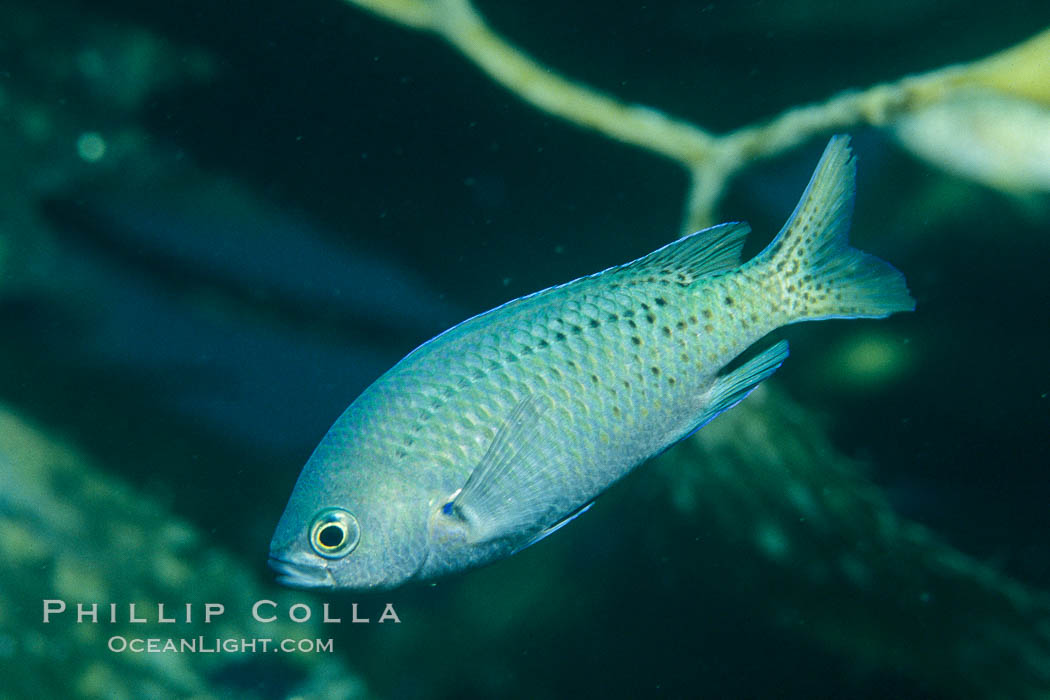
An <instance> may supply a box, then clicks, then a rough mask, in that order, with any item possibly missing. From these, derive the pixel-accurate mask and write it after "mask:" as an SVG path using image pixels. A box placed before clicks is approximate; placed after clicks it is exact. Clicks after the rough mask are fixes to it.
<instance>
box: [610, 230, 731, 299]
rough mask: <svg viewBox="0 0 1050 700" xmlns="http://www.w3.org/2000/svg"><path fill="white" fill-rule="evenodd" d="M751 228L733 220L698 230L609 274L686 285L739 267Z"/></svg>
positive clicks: (614, 269)
mask: <svg viewBox="0 0 1050 700" xmlns="http://www.w3.org/2000/svg"><path fill="white" fill-rule="evenodd" d="M750 231H751V227H750V226H748V225H747V224H746V223H744V222H740V221H736V222H732V223H728V224H719V225H718V226H712V227H711V228H705V229H704V230H703V231H697V232H696V233H693V234H690V235H688V236H684V237H682V238H679V239H678V240H677V241H674V242H672V243H668V244H667V245H665V246H664V247H663V248H658V249H656V250H654V251H653V252H651V253H649V254H648V255H645V256H643V257H641V258H638V259H637V260H634V261H632V262H629V263H626V264H624V265H620V266H619V267H617V268H613V270H611V271H610V272H612V273H613V274H615V275H617V276H619V275H629V276H631V277H644V278H648V277H653V278H655V279H658V280H667V281H670V282H676V283H678V284H680V285H682V286H688V285H690V284H692V283H693V282H695V281H696V280H698V279H701V278H703V277H707V276H708V275H713V274H717V273H719V272H726V271H727V270H731V269H732V268H734V267H736V266H737V265H739V264H740V251H741V249H742V248H743V247H744V239H745V238H747V234H748V233H750Z"/></svg>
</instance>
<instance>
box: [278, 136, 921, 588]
mask: <svg viewBox="0 0 1050 700" xmlns="http://www.w3.org/2000/svg"><path fill="white" fill-rule="evenodd" d="M855 180H856V163H855V159H854V157H853V154H852V152H851V149H850V147H849V139H848V137H847V136H835V137H833V138H832V139H831V140H830V142H829V143H828V145H827V147H826V149H825V151H824V154H823V155H822V156H821V158H820V161H819V162H818V164H817V167H816V170H815V171H814V173H813V176H812V178H811V179H810V182H809V184H808V185H807V187H806V189H805V191H804V193H803V195H802V197H801V199H800V201H799V203H798V205H797V206H796V207H795V210H794V211H793V212H792V214H791V216H790V217H789V218H788V220H787V222H786V223H785V224H784V226H783V228H782V229H781V231H780V232H779V233H778V234H777V236H776V237H775V238H774V239H773V240H772V241H771V242H770V243H769V245H768V246H767V247H766V248H765V249H764V250H763V251H762V252H760V253H759V254H758V255H756V256H755V257H754V258H752V259H751V260H749V261H747V262H741V260H740V258H741V249H742V247H743V244H744V240H745V237H746V236H747V234H748V233H749V231H750V227H749V226H748V225H747V224H746V223H741V222H733V223H725V224H720V225H717V226H713V227H711V228H708V229H705V230H703V231H699V232H697V233H694V234H692V235H689V236H686V237H683V238H681V239H678V240H676V241H674V242H672V243H670V244H668V245H666V246H664V247H662V248H659V249H657V250H656V251H653V252H651V253H649V254H648V255H645V256H643V257H641V258H638V259H637V260H634V261H633V262H629V263H626V264H623V265H618V266H615V267H611V268H608V269H606V270H604V271H602V272H598V273H596V274H593V275H589V276H586V277H581V278H579V279H576V280H574V281H572V282H568V283H565V284H561V285H557V286H554V287H550V288H548V289H545V290H542V291H539V292H536V293H533V294H530V295H526V296H523V297H520V298H518V299H514V300H512V301H509V302H507V303H505V304H503V305H501V306H498V307H496V308H494V309H492V310H489V311H487V312H484V313H482V314H479V315H477V316H474V317H473V318H470V319H468V320H466V321H464V322H462V323H460V324H458V325H455V326H453V327H452V328H450V329H449V330H447V331H445V332H444V333H442V334H440V335H438V336H436V337H434V338H433V339H431V340H429V341H427V342H426V343H424V344H422V345H421V346H419V347H418V348H416V349H415V350H414V351H412V352H411V353H409V354H408V355H407V356H406V357H405V358H404V359H402V360H401V361H400V362H398V363H397V364H396V365H394V366H393V367H392V368H391V369H390V370H388V371H387V372H386V373H385V374H383V375H382V376H381V377H380V378H379V379H377V380H376V381H375V382H374V383H373V384H371V385H370V386H369V387H368V388H367V389H365V390H364V392H362V393H361V394H360V396H358V397H357V399H356V400H354V401H353V403H351V404H350V406H349V407H348V408H347V409H346V411H345V412H344V413H343V414H342V415H341V416H340V417H339V418H338V420H337V421H336V422H335V424H334V425H333V426H332V427H331V429H330V430H329V431H328V433H327V434H326V435H325V437H324V438H323V439H322V441H321V442H320V444H319V445H318V446H317V448H316V449H315V451H314V452H313V454H312V455H311V457H310V459H309V460H308V461H307V463H306V465H305V466H304V467H303V470H302V472H301V473H300V475H299V478H298V480H297V481H296V484H295V486H294V488H293V490H292V494H291V497H290V499H289V501H288V505H287V506H286V508H285V510H284V512H283V514H282V515H281V518H280V520H279V521H278V524H277V528H276V531H275V532H274V535H273V539H272V541H271V543H270V552H269V559H268V563H269V565H270V567H271V568H272V569H274V570H275V571H276V572H277V574H278V576H277V581H278V582H279V583H281V584H284V585H289V586H293V587H299V588H330V589H347V590H355V591H365V590H384V589H391V588H396V587H398V586H401V585H403V584H405V583H408V582H410V581H427V580H431V579H435V578H439V577H443V576H446V575H449V574H452V573H456V572H460V571H465V570H469V569H472V568H475V567H478V566H481V565H484V564H488V563H491V562H495V561H498V560H500V559H503V558H506V557H508V556H511V555H513V554H515V553H517V552H519V551H521V550H523V549H525V548H526V547H529V546H530V545H532V544H535V543H536V542H539V541H540V540H542V539H544V538H545V537H547V536H549V535H551V534H552V533H554V532H556V531H557V530H559V529H560V528H562V527H563V526H564V525H566V524H567V523H569V522H571V521H572V520H573V519H574V518H576V517H577V516H579V515H580V514H582V513H583V512H584V511H586V510H587V509H588V508H589V507H590V506H591V504H592V503H593V502H594V500H595V499H596V498H597V497H598V496H599V495H600V494H601V493H602V492H604V491H605V490H606V489H608V488H609V487H610V486H612V485H613V484H614V483H616V482H617V481H619V480H620V479H622V478H623V477H624V476H625V475H626V474H628V473H629V472H631V471H632V470H633V469H634V468H635V467H637V466H638V465H640V464H642V463H643V462H645V461H646V460H648V459H649V458H651V457H653V456H655V455H657V454H659V453H661V452H663V451H664V450H666V449H667V448H669V447H670V446H672V445H674V444H675V443H677V442H680V441H681V440H683V439H685V438H687V437H688V436H690V435H692V434H693V433H695V432H696V431H697V430H699V429H700V428H701V427H703V426H704V425H705V424H706V423H708V422H709V421H711V420H712V419H713V418H715V417H716V416H718V415H719V414H720V413H723V412H724V411H727V410H729V409H730V408H732V407H733V406H735V405H736V404H737V403H739V402H740V401H742V400H743V399H744V398H745V397H746V396H747V395H748V394H749V393H750V392H751V391H752V390H753V389H754V388H755V387H756V386H757V385H758V384H759V383H760V382H762V381H763V380H764V379H766V378H768V377H769V376H770V375H772V374H773V373H774V372H775V371H776V370H777V369H778V368H779V367H780V366H781V364H782V363H783V362H784V360H785V359H786V358H787V356H788V346H787V343H786V342H785V341H779V342H775V343H772V344H771V345H770V346H769V347H766V348H765V349H762V350H761V351H758V352H757V353H755V354H754V355H753V356H752V357H751V358H750V359H747V360H746V361H743V362H740V361H739V360H738V359H737V358H738V357H739V356H740V355H741V354H743V353H745V352H746V351H747V350H748V349H749V348H750V347H751V346H752V345H754V344H756V343H757V342H758V341H759V340H761V339H762V338H763V337H765V336H766V335H767V334H769V333H770V332H771V331H773V330H775V329H777V328H779V327H781V326H785V325H788V324H791V323H796V322H800V321H810V320H821V319H830V318H884V317H886V316H889V315H890V314H892V313H895V312H901V311H911V310H913V309H914V308H915V301H914V299H912V297H911V294H910V293H909V291H908V287H907V284H906V282H905V279H904V276H903V275H902V274H901V273H900V272H899V271H898V270H897V269H896V268H894V267H893V266H892V265H890V264H889V263H887V262H885V261H883V260H881V259H879V258H877V257H875V256H873V255H870V254H867V253H865V252H862V251H860V250H858V249H855V248H853V247H851V246H850V245H849V243H848V240H847V234H848V231H849V226H850V221H851V218H852V214H853V200H854V192H855ZM727 366H728V367H727Z"/></svg>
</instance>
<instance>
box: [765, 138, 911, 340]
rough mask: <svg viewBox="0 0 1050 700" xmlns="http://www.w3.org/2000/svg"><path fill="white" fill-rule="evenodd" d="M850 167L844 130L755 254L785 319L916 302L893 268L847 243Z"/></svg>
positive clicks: (878, 312)
mask: <svg viewBox="0 0 1050 700" xmlns="http://www.w3.org/2000/svg"><path fill="white" fill-rule="evenodd" d="M856 171H857V168H856V163H855V161H854V158H853V154H852V152H851V151H850V147H849V137H848V136H835V137H833V138H832V139H831V141H830V142H829V143H828V146H827V148H825V149H824V155H823V156H821V158H820V162H819V163H818V164H817V168H816V171H814V173H813V177H812V178H811V179H810V181H809V185H808V186H807V187H806V191H805V192H804V193H803V194H802V199H801V200H800V201H799V203H798V206H796V207H795V211H794V212H792V214H791V217H790V218H789V219H788V220H787V223H785V224H784V228H782V229H781V230H780V233H779V234H777V237H776V238H774V239H773V241H772V242H771V243H770V244H769V246H767V247H766V249H765V250H764V251H762V252H761V253H760V254H759V255H758V257H757V258H756V259H755V261H754V262H755V263H756V264H757V265H758V266H760V269H761V270H762V273H763V278H764V280H765V284H767V285H770V286H771V287H772V292H773V294H774V295H775V296H776V297H778V298H779V300H780V306H781V308H782V309H783V310H784V311H785V312H786V314H787V316H788V319H789V320H788V323H794V322H796V321H811V320H818V319H825V318H882V317H885V316H889V315H890V314H892V313H895V312H897V311H911V310H913V309H914V308H915V300H914V299H912V297H911V295H910V294H909V293H908V286H907V284H906V283H905V281H904V275H902V274H901V273H900V271H898V270H897V269H896V268H895V267H893V266H892V265H890V264H889V263H887V262H885V261H884V260H880V259H879V258H877V257H875V256H874V255H869V254H868V253H865V252H863V251H861V250H857V249H856V248H853V247H851V246H850V245H849V242H848V240H847V234H848V233H849V226H850V219H851V218H852V216H853V194H854V190H855V180H856Z"/></svg>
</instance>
